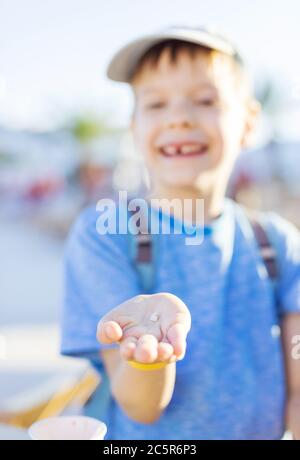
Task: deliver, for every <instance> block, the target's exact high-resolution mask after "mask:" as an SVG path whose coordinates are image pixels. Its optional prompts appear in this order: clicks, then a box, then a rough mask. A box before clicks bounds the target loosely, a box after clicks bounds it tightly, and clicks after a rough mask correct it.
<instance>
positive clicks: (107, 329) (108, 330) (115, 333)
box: [97, 321, 123, 344]
mask: <svg viewBox="0 0 300 460" xmlns="http://www.w3.org/2000/svg"><path fill="white" fill-rule="evenodd" d="M122 336H123V332H122V329H121V326H120V325H119V324H118V323H116V321H105V322H102V321H100V322H99V324H98V328H97V339H98V340H99V342H100V343H103V344H107V343H114V342H119V340H121V338H122Z"/></svg>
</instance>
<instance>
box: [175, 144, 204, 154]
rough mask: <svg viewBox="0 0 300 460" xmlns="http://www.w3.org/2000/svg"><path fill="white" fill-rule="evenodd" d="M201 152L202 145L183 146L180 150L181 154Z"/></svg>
mask: <svg viewBox="0 0 300 460" xmlns="http://www.w3.org/2000/svg"><path fill="white" fill-rule="evenodd" d="M200 150H201V146H200V145H183V146H182V147H181V149H180V151H181V153H183V154H184V153H192V152H199V151H200Z"/></svg>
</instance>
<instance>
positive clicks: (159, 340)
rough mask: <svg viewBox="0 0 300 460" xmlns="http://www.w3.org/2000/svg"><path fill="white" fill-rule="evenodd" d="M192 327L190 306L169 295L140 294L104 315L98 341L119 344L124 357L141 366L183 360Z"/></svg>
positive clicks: (99, 325)
mask: <svg viewBox="0 0 300 460" xmlns="http://www.w3.org/2000/svg"><path fill="white" fill-rule="evenodd" d="M190 327H191V315H190V312H189V310H188V308H187V306H186V305H185V304H184V302H182V300H180V299H179V298H178V297H177V296H175V295H173V294H169V293H164V292H163V293H159V294H152V295H139V296H136V297H133V298H132V299H129V300H127V301H126V302H124V303H122V304H120V305H119V306H118V307H116V308H114V309H113V310H111V311H110V312H109V313H107V314H106V315H105V316H103V317H102V318H101V320H100V322H99V324H98V330H97V338H98V340H99V342H100V343H102V344H109V343H119V344H120V353H121V355H122V356H123V358H125V359H127V360H130V359H133V360H135V361H137V362H141V363H153V362H157V361H158V362H165V361H166V362H170V361H173V360H177V359H182V358H183V357H184V354H185V349H186V336H187V334H188V332H189V330H190Z"/></svg>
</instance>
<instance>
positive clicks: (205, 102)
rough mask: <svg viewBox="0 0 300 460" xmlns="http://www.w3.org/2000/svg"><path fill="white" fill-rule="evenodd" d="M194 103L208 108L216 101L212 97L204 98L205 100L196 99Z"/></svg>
mask: <svg viewBox="0 0 300 460" xmlns="http://www.w3.org/2000/svg"><path fill="white" fill-rule="evenodd" d="M196 102H197V104H198V105H205V106H208V107H210V106H212V105H215V103H216V100H215V99H214V98H212V97H205V98H201V99H197V101H196Z"/></svg>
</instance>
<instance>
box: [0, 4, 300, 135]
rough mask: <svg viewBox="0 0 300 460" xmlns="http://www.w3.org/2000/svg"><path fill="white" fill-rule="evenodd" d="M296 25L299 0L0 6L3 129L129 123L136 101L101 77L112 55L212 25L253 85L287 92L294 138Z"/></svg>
mask: <svg viewBox="0 0 300 460" xmlns="http://www.w3.org/2000/svg"><path fill="white" fill-rule="evenodd" d="M299 19H300V2H299V1H298V0H285V1H283V0H281V1H280V0H252V1H251V2H246V1H241V0H209V1H208V0H206V1H203V0H151V1H149V0H109V1H104V0H84V1H79V0H51V1H50V0H43V1H40V0H0V125H1V124H2V125H6V126H9V127H13V128H28V129H36V130H43V129H50V128H52V127H54V126H56V125H59V124H60V123H62V122H63V121H64V120H66V119H67V118H68V117H70V116H72V114H75V113H88V112H94V113H99V114H105V116H107V117H108V119H109V120H111V121H112V122H113V123H117V124H121V125H125V124H126V122H127V120H128V117H129V114H130V108H131V103H132V101H131V93H130V91H129V88H128V87H127V85H126V84H119V83H116V82H111V81H109V80H108V79H107V78H106V77H105V68H106V66H107V63H108V62H109V59H110V57H111V56H112V54H113V53H114V52H115V51H116V50H117V49H118V48H119V47H120V46H122V45H124V44H125V43H126V42H127V41H129V40H131V39H133V38H136V37H138V36H139V35H141V34H145V33H148V32H153V31H154V30H157V29H160V28H163V27H164V26H169V25H172V24H173V25H174V24H178V25H181V24H188V25H201V24H209V25H213V26H216V27H218V28H220V29H221V30H223V31H224V32H225V33H226V34H227V35H229V36H230V37H231V38H232V39H233V40H234V42H235V43H237V44H238V47H239V48H240V50H241V52H242V54H243V56H244V58H245V60H246V62H247V64H248V68H249V71H250V73H251V75H252V77H253V78H255V80H256V81H261V80H262V79H263V78H265V77H270V76H271V77H272V78H274V79H276V81H277V82H278V84H279V85H281V86H283V87H284V88H285V91H286V94H287V99H288V104H289V109H290V107H291V106H293V107H294V109H293V110H289V114H288V117H286V116H285V119H286V118H287V121H285V123H286V126H287V130H288V131H290V133H291V135H292V136H296V137H297V135H298V125H299V121H300V114H299V105H300V58H299V52H298V46H299V43H300V28H299V25H298V21H299ZM290 112H291V113H290ZM299 131H300V130H299ZM299 138H300V134H299Z"/></svg>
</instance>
